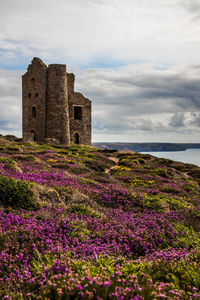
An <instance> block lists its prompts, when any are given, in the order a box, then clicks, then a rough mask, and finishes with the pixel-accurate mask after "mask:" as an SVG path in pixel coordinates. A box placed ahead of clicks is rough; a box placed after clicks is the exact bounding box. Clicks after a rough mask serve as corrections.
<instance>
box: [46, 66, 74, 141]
mask: <svg viewBox="0 0 200 300" xmlns="http://www.w3.org/2000/svg"><path fill="white" fill-rule="evenodd" d="M46 103H47V105H46V107H47V110H46V138H56V139H58V141H59V142H60V143H61V144H69V142H70V132H69V109H68V87H67V77H66V66H65V65H49V67H48V72H47V102H46Z"/></svg>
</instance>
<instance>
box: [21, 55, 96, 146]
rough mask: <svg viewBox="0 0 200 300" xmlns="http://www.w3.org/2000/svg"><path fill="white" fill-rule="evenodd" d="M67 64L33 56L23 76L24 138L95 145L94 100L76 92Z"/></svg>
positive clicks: (27, 139)
mask: <svg viewBox="0 0 200 300" xmlns="http://www.w3.org/2000/svg"><path fill="white" fill-rule="evenodd" d="M74 81H75V76H74V74H69V73H66V65H60V64H51V65H49V66H48V67H47V66H46V65H45V64H44V63H43V62H42V60H41V59H39V58H37V57H35V58H33V60H32V62H31V64H30V65H29V66H28V69H27V72H26V73H25V74H24V75H23V76H22V122H23V124H22V130H23V139H24V141H31V140H32V141H36V142H41V143H45V142H54V143H59V144H67V145H69V144H72V143H75V144H86V145H91V101H90V100H89V99H87V98H85V97H84V96H83V95H82V94H81V93H76V92H74Z"/></svg>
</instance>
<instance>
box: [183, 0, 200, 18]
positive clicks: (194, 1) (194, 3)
mask: <svg viewBox="0 0 200 300" xmlns="http://www.w3.org/2000/svg"><path fill="white" fill-rule="evenodd" d="M180 4H181V5H182V6H183V7H185V8H186V9H187V10H188V11H189V12H190V13H191V14H192V15H193V16H194V17H193V21H197V22H198V21H199V19H198V17H199V16H200V2H199V0H181V1H180Z"/></svg>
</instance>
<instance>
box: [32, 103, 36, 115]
mask: <svg viewBox="0 0 200 300" xmlns="http://www.w3.org/2000/svg"><path fill="white" fill-rule="evenodd" d="M32 118H36V107H35V106H33V107H32Z"/></svg>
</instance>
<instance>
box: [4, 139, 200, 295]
mask: <svg viewBox="0 0 200 300" xmlns="http://www.w3.org/2000/svg"><path fill="white" fill-rule="evenodd" d="M199 185H200V168H199V167H197V166H195V165H189V164H183V163H179V162H174V161H170V160H167V159H158V158H155V157H153V156H151V155H144V154H139V153H133V152H113V151H108V150H107V151H104V150H100V149H97V148H93V147H89V146H76V145H74V146H71V147H61V146H49V145H38V144H28V143H26V144H25V143H21V142H14V141H10V140H8V139H5V138H3V137H1V138H0V207H1V209H0V230H1V231H0V251H1V254H0V298H1V299H99V300H100V299H135V300H136V299H163V298H167V299H199V298H200V268H199V267H200V266H199V258H200V231H199V229H200V211H199V207H200V187H199Z"/></svg>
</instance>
